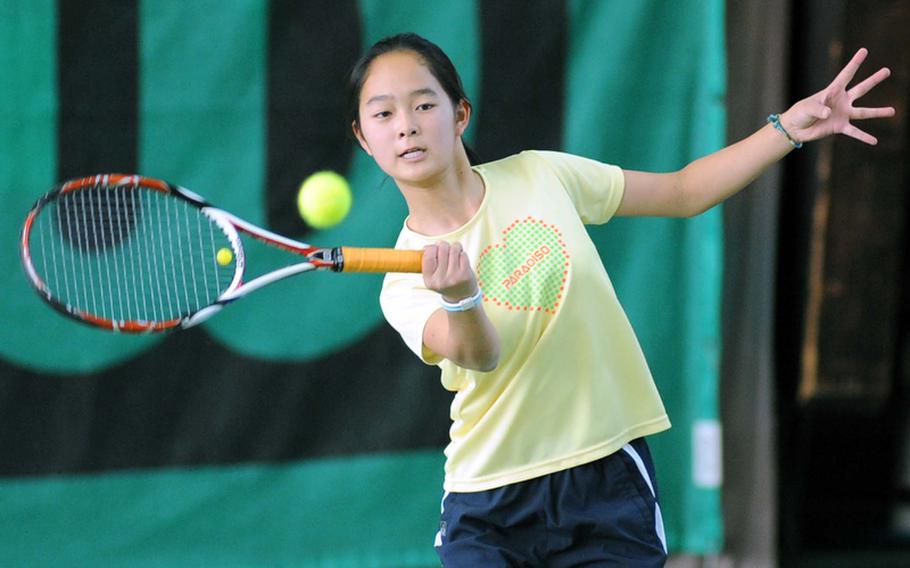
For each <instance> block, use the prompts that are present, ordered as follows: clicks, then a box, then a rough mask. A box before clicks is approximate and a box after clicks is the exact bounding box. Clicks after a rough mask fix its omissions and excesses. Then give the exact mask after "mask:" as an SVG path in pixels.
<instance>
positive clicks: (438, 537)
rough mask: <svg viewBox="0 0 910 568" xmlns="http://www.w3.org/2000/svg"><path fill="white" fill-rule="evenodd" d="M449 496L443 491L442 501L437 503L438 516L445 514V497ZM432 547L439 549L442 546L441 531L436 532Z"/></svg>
mask: <svg viewBox="0 0 910 568" xmlns="http://www.w3.org/2000/svg"><path fill="white" fill-rule="evenodd" d="M448 496H449V492H448V491H445V492H443V494H442V499H441V500H440V501H439V514H440V515H442V514H443V513H445V512H446V497H448ZM433 546H435V547H436V548H439V547H440V546H442V529H440V530H438V531H436V540H435V541H434V542H433Z"/></svg>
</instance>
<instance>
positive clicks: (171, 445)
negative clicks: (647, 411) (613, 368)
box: [0, 0, 910, 567]
mask: <svg viewBox="0 0 910 568" xmlns="http://www.w3.org/2000/svg"><path fill="white" fill-rule="evenodd" d="M908 28H910V1H908V0H865V1H860V0H852V1H851V0H806V1H801V2H796V1H795V0H742V1H736V2H734V1H732V0H728V1H727V2H724V1H723V0H685V1H676V2H668V1H666V0H630V1H623V2H620V1H613V0H589V1H581V0H563V1H555V0H547V1H542V0H541V1H527V2H524V1H517V0H516V1H507V0H498V1H494V0H450V1H446V2H443V1H438V2H437V1H429V2H421V3H415V2H411V1H409V0H383V1H380V0H359V1H355V0H338V1H335V2H328V1H291V0H273V1H271V2H268V1H266V0H222V1H218V2H216V1H213V0H200V1H197V2H182V1H179V0H124V1H113V0H80V1H78V2H77V1H75V0H58V1H56V2H54V1H52V0H0V70H2V73H0V197H2V199H3V202H4V206H3V207H2V208H0V220H2V222H0V244H2V246H0V267H2V270H0V284H2V289H3V294H0V318H2V320H3V321H4V322H5V324H6V325H4V326H3V327H2V328H0V565H2V566H208V565H217V566H319V567H330V566H345V567H348V566H350V567H355V566H356V567H363V566H375V567H405V566H415V567H419V566H435V565H438V561H437V559H436V555H435V552H434V551H433V548H432V542H433V537H434V535H435V533H436V524H437V521H438V511H439V509H438V503H439V499H440V498H441V496H442V489H441V483H442V465H443V456H442V449H443V448H444V446H445V444H446V441H447V429H448V426H449V420H448V404H449V402H450V395H449V393H447V392H446V391H445V390H444V389H442V387H441V386H440V385H439V381H438V370H437V369H436V368H434V367H427V366H424V365H422V364H420V363H419V362H418V361H417V360H416V359H415V358H414V357H413V355H411V354H410V352H408V351H407V349H406V348H405V347H404V345H403V344H402V342H401V340H400V339H399V338H398V336H397V335H396V334H395V333H394V332H393V331H392V330H391V329H390V328H389V327H388V326H387V325H386V324H385V323H384V321H383V320H382V317H381V314H380V312H379V307H378V301H377V297H378V292H379V287H380V284H381V278H380V277H378V276H340V275H334V274H314V275H308V276H305V277H302V278H299V279H294V280H290V281H286V282H282V283H280V284H277V285H275V286H272V287H271V288H267V289H264V290H262V291H260V292H257V293H256V294H254V295H253V296H250V297H249V298H246V299H244V301H243V302H240V303H238V304H237V305H235V306H232V307H231V308H230V309H228V310H225V311H224V312H223V313H221V314H219V315H218V317H217V318H215V319H213V320H211V321H210V322H209V323H207V324H205V325H204V326H202V327H201V328H197V329H194V330H192V331H189V332H186V333H179V334H174V335H168V336H155V337H123V336H117V335H113V334H107V333H103V332H100V331H95V330H93V329H88V328H87V327H85V326H82V325H80V324H77V323H73V322H70V321H68V320H64V319H63V318H62V317H60V316H59V315H57V314H56V313H54V312H53V311H52V310H50V309H49V308H47V307H46V306H45V305H44V304H43V303H42V302H41V301H40V300H39V299H38V298H37V297H36V296H35V294H34V292H33V291H32V290H31V289H30V288H29V287H28V285H27V284H26V281H25V278H24V277H23V275H22V273H21V268H20V266H19V258H18V252H17V251H18V247H17V240H18V235H19V229H20V227H21V223H22V221H23V217H24V214H25V212H26V211H27V209H28V208H29V206H30V205H31V204H32V203H33V202H34V201H35V199H36V198H37V197H38V196H40V195H41V194H42V193H43V192H44V191H46V190H47V189H48V188H49V187H50V186H51V185H53V184H54V183H55V182H57V181H59V180H62V179H67V178H70V177H76V176H82V175H88V174H93V173H99V172H110V171H119V172H141V173H143V174H145V175H149V176H153V177H160V178H164V179H167V180H169V181H172V182H174V183H177V184H180V185H183V186H186V187H188V188H191V189H193V190H194V191H196V192H198V193H201V194H202V195H205V196H206V197H207V198H208V199H209V200H210V201H212V202H213V203H215V204H217V205H219V206H221V207H223V208H225V209H228V210H229V211H232V212H234V213H236V214H238V215H239V216H240V217H243V218H245V219H248V220H250V221H252V222H254V223H257V224H261V225H264V226H267V227H268V228H270V229H272V230H274V231H277V232H280V233H283V234H287V235H289V236H292V237H294V238H298V239H300V240H304V241H307V242H313V243H316V244H324V245H326V246H334V245H337V244H341V243H345V244H352V245H367V246H389V245H390V244H392V243H394V240H395V236H396V235H397V233H398V231H399V230H400V228H401V223H402V221H403V219H404V216H405V214H406V211H405V206H404V202H403V200H402V199H401V197H400V195H399V194H398V191H397V189H396V188H395V185H394V183H393V182H392V181H391V180H389V179H387V178H385V176H384V175H383V174H382V173H381V172H380V171H379V170H378V169H377V168H376V167H375V166H374V164H373V163H372V161H371V159H369V157H368V156H366V155H364V154H363V153H362V152H361V151H360V150H359V149H358V148H357V147H356V145H355V144H354V142H353V141H352V139H351V137H350V135H349V125H347V124H346V118H345V92H344V87H345V78H346V74H347V72H348V71H349V69H350V67H351V65H352V64H353V62H354V61H355V60H356V59H357V57H358V56H359V55H360V54H361V53H362V52H363V51H364V50H365V49H366V48H367V47H369V45H371V44H372V43H373V42H374V41H376V40H378V39H380V38H382V37H384V36H386V35H390V34H394V33H398V32H402V31H415V32H418V33H420V34H422V35H425V36H426V37H428V38H429V39H431V40H433V41H435V42H437V43H438V44H440V45H441V46H442V47H443V49H445V50H446V51H447V53H448V54H449V55H450V57H451V58H452V59H453V61H454V62H455V64H456V66H457V67H458V68H459V70H460V72H461V74H462V78H463V80H464V83H465V86H466V89H467V92H468V94H469V96H470V97H471V98H472V101H473V103H474V109H475V115H474V120H473V123H472V125H471V127H470V128H469V131H468V138H469V142H470V143H471V144H472V145H473V147H474V148H475V149H476V150H477V151H478V153H479V154H480V155H481V157H482V158H483V159H484V160H493V159H497V158H499V157H502V156H506V155H509V154H511V153H514V152H517V151H520V150H521V149H527V148H536V149H556V150H563V151H568V152H573V153H577V154H581V155H584V156H587V157H591V158H595V159H599V160H602V161H605V162H610V163H615V164H618V165H620V166H623V167H626V168H631V169H644V170H651V171H670V170H673V169H677V168H680V167H682V166H684V165H685V164H686V163H688V162H689V161H691V160H693V159H695V158H697V157H699V156H702V155H704V154H706V153H708V152H710V151H712V150H715V149H718V148H720V147H721V146H722V145H724V144H725V143H726V142H729V141H734V140H737V139H740V138H742V137H744V136H746V135H748V134H749V133H751V132H753V131H754V130H757V129H758V128H760V127H762V126H763V125H764V124H765V119H766V117H767V116H768V114H770V113H771V112H780V111H783V110H785V109H786V108H787V106H788V105H789V104H790V103H792V102H794V101H796V100H798V99H800V98H803V97H805V96H808V95H809V94H811V93H814V92H815V91H817V90H819V89H821V88H822V87H824V86H825V85H827V83H828V82H829V81H830V80H831V79H832V78H833V77H834V76H835V74H836V73H837V71H838V70H839V69H840V68H841V67H842V66H843V65H844V64H845V63H846V61H847V60H849V58H850V57H851V56H852V54H853V53H854V52H855V51H856V50H857V49H858V48H859V47H867V48H869V50H870V56H869V59H868V60H867V62H866V64H865V65H864V66H863V68H862V69H861V71H860V76H861V77H865V76H867V75H869V74H871V73H872V72H874V71H875V70H876V69H877V68H879V67H881V66H885V65H886V66H889V67H890V68H891V69H892V71H893V75H892V77H891V78H890V79H888V81H886V82H885V83H884V84H883V85H881V86H880V87H878V88H877V89H876V90H874V91H873V92H872V93H870V94H869V95H867V97H865V98H864V99H863V101H862V104H863V106H879V105H890V106H894V107H895V108H896V109H897V113H898V114H897V116H896V117H895V118H893V119H890V120H887V121H879V122H875V123H870V124H867V125H863V126H864V127H866V128H867V129H868V131H870V132H871V133H872V134H873V135H875V136H877V137H878V138H879V141H880V143H879V145H878V146H876V147H866V146H865V145H862V144H860V143H859V142H856V141H853V140H851V139H848V138H845V137H840V138H837V139H831V140H826V141H822V142H819V143H813V144H809V145H807V146H805V147H804V148H802V149H800V150H799V151H797V152H794V153H792V154H791V155H790V156H789V157H787V158H786V160H784V162H782V163H781V164H780V165H778V166H776V167H775V168H773V169H772V170H771V171H769V172H768V173H767V174H765V175H764V176H763V177H762V178H761V179H759V180H757V181H756V182H755V183H753V184H752V186H751V187H750V188H748V189H747V190H745V191H744V192H742V193H741V194H740V195H738V196H736V197H735V198H733V199H731V200H730V201H729V202H727V203H726V204H725V205H724V206H722V207H717V208H715V209H714V210H712V211H710V212H708V213H706V214H704V215H701V216H699V217H697V218H694V219H687V220H668V219H617V220H614V221H611V222H610V223H608V224H607V225H605V226H601V227H591V228H590V233H591V235H592V238H593V239H594V240H595V242H596V243H597V245H598V249H599V250H600V251H601V255H602V257H603V259H604V262H605V264H606V266H607V269H608V271H609V272H610V274H611V277H612V279H613V281H614V285H615V287H616V289H617V291H618V293H619V296H620V299H621V300H622V302H623V305H624V307H625V308H626V310H627V312H628V314H629V317H630V319H631V320H632V323H633V325H634V326H635V328H636V330H637V332H638V334H639V337H640V340H641V342H642V345H643V348H644V350H645V353H646V355H647V356H648V359H649V362H650V364H651V367H652V371H653V373H654V375H655V379H656V381H657V383H658V387H659V388H660V390H661V393H662V395H663V397H664V400H665V403H666V406H667V408H668V411H669V413H670V417H671V420H672V421H673V424H674V427H673V428H672V429H671V430H670V431H669V432H666V433H662V434H660V435H657V436H654V437H652V438H651V439H650V440H649V442H650V444H651V446H652V449H653V451H654V454H655V461H656V462H657V467H658V479H659V483H660V489H661V493H662V500H663V507H662V508H663V510H664V515H665V523H666V525H667V536H668V541H669V546H670V548H671V552H672V553H673V558H672V560H671V563H672V564H674V565H677V566H863V567H868V566H907V565H910V412H908V409H910V405H908V402H910V401H908V398H910V379H908V374H910V369H908V368H907V366H906V365H905V354H907V355H910V343H908V335H907V332H908V327H907V325H906V322H908V321H910V319H908V316H910V301H908V299H907V298H906V297H905V294H904V293H903V288H904V287H903V286H902V282H904V281H905V276H906V275H907V274H908V269H910V264H908V256H907V255H906V254H905V251H906V240H907V233H906V231H905V223H906V220H907V219H908V208H907V207H908V205H907V201H906V200H905V198H904V193H905V192H906V191H907V189H908V187H907V186H908V172H907V161H908V142H910V136H908V130H907V118H906V116H907V102H908V99H910V36H908V34H907V32H906V30H907V29H908ZM861 77H860V78H861ZM323 169H332V170H336V171H338V172H340V173H342V174H343V175H345V176H346V177H347V178H348V180H349V181H350V182H351V185H352V188H353V191H354V207H353V210H352V212H351V214H350V216H349V217H348V218H347V219H346V220H345V221H344V222H343V223H342V224H340V225H338V226H336V227H333V228H332V229H328V230H322V231H317V230H314V229H312V228H310V227H308V226H307V225H306V224H305V223H304V222H303V221H302V220H301V219H300V218H299V217H298V216H297V212H296V207H295V205H294V199H295V196H296V192H297V187H298V186H299V184H300V182H301V181H302V180H303V179H304V178H306V177H307V176H308V175H309V174H311V173H313V172H314V171H317V170H323ZM266 254H269V253H266ZM267 260H268V259H267ZM274 260H276V261H277V260H278V259H277V258H275V259H274Z"/></svg>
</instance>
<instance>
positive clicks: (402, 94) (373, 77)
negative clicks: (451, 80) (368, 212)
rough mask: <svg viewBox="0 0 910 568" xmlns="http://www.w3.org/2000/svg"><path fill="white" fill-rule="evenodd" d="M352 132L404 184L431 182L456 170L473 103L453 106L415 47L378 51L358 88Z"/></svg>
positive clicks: (362, 145) (420, 184)
mask: <svg viewBox="0 0 910 568" xmlns="http://www.w3.org/2000/svg"><path fill="white" fill-rule="evenodd" d="M359 108H360V128H358V127H357V124H354V125H353V126H354V134H355V135H356V136H357V139H358V140H359V141H360V145H361V147H363V149H364V150H365V151H366V152H367V153H368V154H369V155H371V156H372V157H373V159H375V160H376V163H377V164H378V165H379V167H380V168H382V170H383V171H384V172H385V173H387V174H388V175H390V176H391V177H392V178H394V179H395V180H396V181H398V182H401V183H404V184H406V185H415V186H425V185H432V184H433V183H435V182H436V181H438V179H439V178H440V176H443V175H445V173H446V171H447V170H449V169H451V168H453V167H454V164H455V159H456V156H457V151H458V150H460V149H461V148H462V146H461V141H460V140H461V135H462V134H463V133H464V130H465V128H467V124H468V120H469V118H470V107H469V106H468V105H467V103H465V102H464V101H461V102H460V103H459V104H457V105H453V104H452V102H451V100H450V99H449V97H448V95H447V94H446V93H445V91H444V90H443V88H442V86H441V85H440V84H439V81H438V80H437V79H436V77H434V76H433V73H432V72H431V71H430V69H429V67H427V66H426V65H425V64H424V62H423V60H422V59H421V58H420V56H419V55H417V54H416V53H414V52H411V51H393V52H389V53H385V54H383V55H380V56H379V57H377V58H376V59H374V60H373V62H372V63H371V64H370V68H369V71H368V72H367V76H366V81H364V83H363V88H362V90H361V92H360V107H359Z"/></svg>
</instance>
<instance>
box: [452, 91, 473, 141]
mask: <svg viewBox="0 0 910 568" xmlns="http://www.w3.org/2000/svg"><path fill="white" fill-rule="evenodd" d="M471 112H472V108H471V103H469V102H468V101H466V100H464V99H461V100H460V101H458V104H457V105H455V134H456V135H457V136H462V135H463V134H464V132H465V130H467V129H468V125H469V124H470V123H471Z"/></svg>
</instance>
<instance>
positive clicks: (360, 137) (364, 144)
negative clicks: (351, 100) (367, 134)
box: [351, 120, 373, 156]
mask: <svg viewBox="0 0 910 568" xmlns="http://www.w3.org/2000/svg"><path fill="white" fill-rule="evenodd" d="M351 130H352V131H353V132H354V137H355V138H357V142H359V143H360V147H361V148H363V151H364V152H366V153H367V155H368V156H372V155H373V152H370V146H369V145H368V144H367V139H366V138H364V137H363V132H362V131H361V130H360V127H359V126H358V125H357V121H356V120H355V121H352V122H351Z"/></svg>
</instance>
